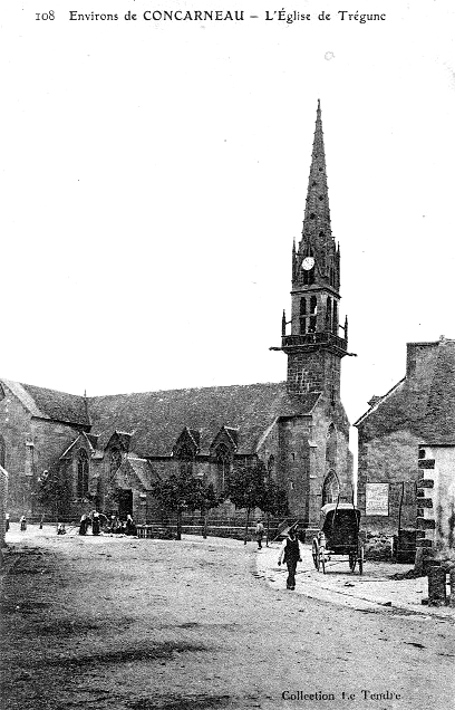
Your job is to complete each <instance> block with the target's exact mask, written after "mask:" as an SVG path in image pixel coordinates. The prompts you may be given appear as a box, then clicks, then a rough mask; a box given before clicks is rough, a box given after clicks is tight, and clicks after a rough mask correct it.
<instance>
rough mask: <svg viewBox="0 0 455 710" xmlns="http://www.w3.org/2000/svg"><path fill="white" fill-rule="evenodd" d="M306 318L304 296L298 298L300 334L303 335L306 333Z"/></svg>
mask: <svg viewBox="0 0 455 710" xmlns="http://www.w3.org/2000/svg"><path fill="white" fill-rule="evenodd" d="M306 318H307V310H306V298H301V299H300V333H301V335H305V333H306Z"/></svg>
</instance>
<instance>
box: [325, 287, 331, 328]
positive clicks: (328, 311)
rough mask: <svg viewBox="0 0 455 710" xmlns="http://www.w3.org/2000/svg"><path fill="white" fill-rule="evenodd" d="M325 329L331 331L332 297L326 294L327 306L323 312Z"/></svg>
mask: <svg viewBox="0 0 455 710" xmlns="http://www.w3.org/2000/svg"><path fill="white" fill-rule="evenodd" d="M325 329H326V330H327V331H328V332H329V333H330V332H331V331H332V299H331V298H330V296H327V308H326V312H325Z"/></svg>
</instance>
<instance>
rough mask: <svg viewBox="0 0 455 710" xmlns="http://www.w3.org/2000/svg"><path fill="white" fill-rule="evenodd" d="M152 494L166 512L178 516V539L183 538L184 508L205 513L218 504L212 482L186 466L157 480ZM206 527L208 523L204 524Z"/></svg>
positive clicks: (153, 485)
mask: <svg viewBox="0 0 455 710" xmlns="http://www.w3.org/2000/svg"><path fill="white" fill-rule="evenodd" d="M151 490H152V494H153V495H154V497H155V498H156V500H157V501H158V505H159V506H160V508H161V509H162V510H163V511H164V512H166V513H175V515H176V518H177V533H176V538H177V540H181V539H182V515H183V512H184V510H187V509H189V510H192V511H194V510H201V512H202V511H203V512H204V514H205V513H206V511H208V510H209V509H210V508H214V507H215V506H216V505H218V503H219V500H218V499H217V498H216V495H215V491H214V489H213V486H212V484H206V483H205V482H204V481H203V480H201V479H200V478H196V477H195V476H193V474H192V473H191V472H190V471H188V470H187V469H186V468H184V469H183V470H182V471H181V472H180V473H179V475H175V474H172V476H170V477H169V478H166V479H164V480H159V481H155V482H154V483H153V484H152V488H151ZM204 528H206V524H205V525H204Z"/></svg>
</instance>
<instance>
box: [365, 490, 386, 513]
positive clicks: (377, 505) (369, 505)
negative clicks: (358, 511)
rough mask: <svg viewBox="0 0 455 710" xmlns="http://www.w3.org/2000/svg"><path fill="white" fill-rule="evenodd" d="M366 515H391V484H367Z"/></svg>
mask: <svg viewBox="0 0 455 710" xmlns="http://www.w3.org/2000/svg"><path fill="white" fill-rule="evenodd" d="M365 512H366V515H388V514H389V484H388V483H367V484H366V511H365Z"/></svg>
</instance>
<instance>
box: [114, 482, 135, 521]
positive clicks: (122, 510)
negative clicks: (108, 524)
mask: <svg viewBox="0 0 455 710" xmlns="http://www.w3.org/2000/svg"><path fill="white" fill-rule="evenodd" d="M117 494H118V517H119V518H120V520H126V516H127V515H132V514H133V491H132V490H131V488H119V489H118V491H117Z"/></svg>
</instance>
